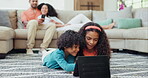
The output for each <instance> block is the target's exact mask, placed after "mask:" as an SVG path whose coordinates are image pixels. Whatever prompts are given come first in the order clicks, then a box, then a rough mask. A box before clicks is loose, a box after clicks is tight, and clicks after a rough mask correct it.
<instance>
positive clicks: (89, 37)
mask: <svg viewBox="0 0 148 78" xmlns="http://www.w3.org/2000/svg"><path fill="white" fill-rule="evenodd" d="M98 40H99V34H98V33H97V32H95V31H88V32H86V36H85V41H86V46H87V49H94V47H95V46H96V44H97V43H98Z"/></svg>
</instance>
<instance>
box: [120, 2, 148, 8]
mask: <svg viewBox="0 0 148 78" xmlns="http://www.w3.org/2000/svg"><path fill="white" fill-rule="evenodd" d="M121 1H123V2H124V3H125V5H126V7H129V6H132V7H133V8H143V7H148V0H118V5H120V3H121ZM118 8H119V6H118Z"/></svg>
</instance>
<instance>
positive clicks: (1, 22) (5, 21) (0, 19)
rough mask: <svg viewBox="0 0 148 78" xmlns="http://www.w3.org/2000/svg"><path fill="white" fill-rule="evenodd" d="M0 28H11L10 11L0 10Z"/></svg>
mask: <svg viewBox="0 0 148 78" xmlns="http://www.w3.org/2000/svg"><path fill="white" fill-rule="evenodd" d="M0 26H6V27H11V22H10V19H9V14H8V11H5V10H0Z"/></svg>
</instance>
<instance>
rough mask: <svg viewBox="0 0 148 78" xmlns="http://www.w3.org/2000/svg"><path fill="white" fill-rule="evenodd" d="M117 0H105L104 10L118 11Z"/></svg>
mask: <svg viewBox="0 0 148 78" xmlns="http://www.w3.org/2000/svg"><path fill="white" fill-rule="evenodd" d="M116 10H117V0H104V11H116Z"/></svg>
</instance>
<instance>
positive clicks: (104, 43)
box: [78, 22, 111, 57]
mask: <svg viewBox="0 0 148 78" xmlns="http://www.w3.org/2000/svg"><path fill="white" fill-rule="evenodd" d="M87 26H96V27H99V28H100V29H101V31H99V30H97V29H86V30H85V28H86V27H87ZM88 31H95V32H97V33H98V34H99V40H98V43H97V44H96V46H95V49H96V50H97V55H107V56H108V57H110V54H111V51H110V45H109V41H108V38H107V36H106V33H105V31H104V30H103V28H102V27H101V26H100V25H99V24H97V23H94V22H88V23H86V24H85V25H83V27H81V29H80V30H79V33H80V35H81V37H82V44H81V45H80V46H81V49H80V50H82V51H80V52H78V53H79V54H78V55H83V49H84V48H86V41H85V36H86V33H87V32H88Z"/></svg>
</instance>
